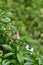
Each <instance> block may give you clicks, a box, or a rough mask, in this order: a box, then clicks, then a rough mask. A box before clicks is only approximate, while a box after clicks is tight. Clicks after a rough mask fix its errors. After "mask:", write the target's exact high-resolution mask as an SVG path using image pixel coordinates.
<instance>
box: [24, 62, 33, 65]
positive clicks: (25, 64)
mask: <svg viewBox="0 0 43 65" xmlns="http://www.w3.org/2000/svg"><path fill="white" fill-rule="evenodd" d="M24 65H32V63H31V62H26V63H24Z"/></svg>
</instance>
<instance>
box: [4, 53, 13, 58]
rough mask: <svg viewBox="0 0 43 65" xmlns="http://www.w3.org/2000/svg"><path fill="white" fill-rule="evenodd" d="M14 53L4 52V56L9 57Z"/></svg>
mask: <svg viewBox="0 0 43 65" xmlns="http://www.w3.org/2000/svg"><path fill="white" fill-rule="evenodd" d="M13 54H14V53H7V54H5V55H4V58H7V57H9V56H11V55H13Z"/></svg>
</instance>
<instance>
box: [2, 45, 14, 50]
mask: <svg viewBox="0 0 43 65" xmlns="http://www.w3.org/2000/svg"><path fill="white" fill-rule="evenodd" d="M2 46H3V47H4V48H5V49H6V50H8V51H14V50H13V49H12V48H11V47H10V46H9V45H7V44H3V45H2Z"/></svg>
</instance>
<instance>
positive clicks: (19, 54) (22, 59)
mask: <svg viewBox="0 0 43 65" xmlns="http://www.w3.org/2000/svg"><path fill="white" fill-rule="evenodd" d="M17 58H18V61H19V62H20V63H23V62H24V58H23V55H22V54H21V53H17Z"/></svg>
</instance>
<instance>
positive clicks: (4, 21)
mask: <svg viewBox="0 0 43 65" xmlns="http://www.w3.org/2000/svg"><path fill="white" fill-rule="evenodd" d="M10 21H11V20H10V19H9V18H2V22H3V23H9V22H10Z"/></svg>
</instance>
